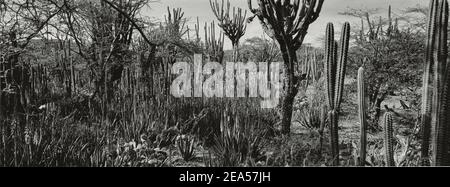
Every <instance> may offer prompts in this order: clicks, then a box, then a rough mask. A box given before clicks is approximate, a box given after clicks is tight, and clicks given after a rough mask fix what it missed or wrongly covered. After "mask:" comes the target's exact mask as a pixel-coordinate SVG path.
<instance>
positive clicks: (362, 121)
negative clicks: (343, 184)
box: [358, 67, 367, 166]
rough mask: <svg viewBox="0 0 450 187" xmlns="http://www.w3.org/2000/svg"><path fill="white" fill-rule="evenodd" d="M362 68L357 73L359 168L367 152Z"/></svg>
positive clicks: (364, 161)
mask: <svg viewBox="0 0 450 187" xmlns="http://www.w3.org/2000/svg"><path fill="white" fill-rule="evenodd" d="M364 73H365V72H364V68H363V67H361V68H359V71H358V103H359V121H360V124H361V136H360V138H361V139H360V144H359V146H360V147H359V148H360V149H359V151H360V154H359V161H358V162H359V166H365V163H366V155H367V154H366V150H367V119H366V117H367V100H366V86H365V83H364Z"/></svg>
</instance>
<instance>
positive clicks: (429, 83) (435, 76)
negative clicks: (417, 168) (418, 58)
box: [421, 0, 450, 166]
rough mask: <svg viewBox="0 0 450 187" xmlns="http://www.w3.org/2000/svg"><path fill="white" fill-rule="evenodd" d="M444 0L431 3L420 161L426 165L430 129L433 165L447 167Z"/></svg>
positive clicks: (449, 162)
mask: <svg viewBox="0 0 450 187" xmlns="http://www.w3.org/2000/svg"><path fill="white" fill-rule="evenodd" d="M447 27H448V2H447V0H431V1H430V14H429V22H428V39H427V53H426V60H425V70H424V71H425V73H424V78H423V95H422V114H421V117H422V121H421V123H422V129H423V142H422V143H423V144H422V162H423V164H424V165H426V164H428V163H427V161H428V160H429V159H428V153H429V139H430V134H431V131H432V130H431V129H433V132H434V133H433V135H434V136H433V137H432V148H433V149H432V150H433V155H432V158H433V159H432V160H433V165H434V166H447V165H450V155H449V153H448V150H449V147H448V142H449V140H450V139H449V135H450V132H449V130H450V128H449V125H448V124H449V122H450V117H449V116H448V113H449V112H450V111H449V110H450V108H449V107H450V105H449V102H450V94H449V91H450V90H449V89H450V88H449V84H450V78H449V76H450V67H449V66H448V65H447V64H448V62H447V57H448V48H447V45H448V44H447V31H448V28H447Z"/></svg>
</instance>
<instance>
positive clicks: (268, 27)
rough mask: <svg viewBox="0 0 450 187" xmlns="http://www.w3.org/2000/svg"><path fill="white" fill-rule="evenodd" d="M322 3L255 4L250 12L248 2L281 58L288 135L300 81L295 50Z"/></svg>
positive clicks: (269, 0)
mask: <svg viewBox="0 0 450 187" xmlns="http://www.w3.org/2000/svg"><path fill="white" fill-rule="evenodd" d="M323 3H324V0H289V1H287V0H258V7H257V8H253V6H252V0H248V6H249V9H250V11H251V12H252V13H253V14H254V16H253V17H250V18H249V21H251V20H253V19H254V18H255V17H257V18H258V19H259V21H260V22H261V25H262V27H263V30H264V32H265V33H266V34H267V35H268V36H270V37H271V38H272V39H274V40H275V41H277V42H278V44H279V47H280V50H281V54H282V56H283V61H284V66H283V71H284V73H283V76H282V81H283V84H284V86H283V88H284V89H283V90H282V92H281V98H280V99H281V111H280V117H281V126H282V127H281V132H282V134H283V135H289V134H290V132H291V123H292V110H293V103H294V100H295V96H296V95H297V93H298V90H299V88H298V85H299V83H301V82H302V81H303V80H302V77H301V76H296V75H295V64H297V63H298V60H297V53H296V52H297V50H298V49H300V47H301V46H302V44H303V41H304V39H305V37H306V34H307V31H308V28H309V26H310V25H311V24H312V23H313V22H315V21H316V20H317V18H318V17H319V14H320V12H321V10H322V5H323Z"/></svg>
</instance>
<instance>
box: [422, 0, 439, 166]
mask: <svg viewBox="0 0 450 187" xmlns="http://www.w3.org/2000/svg"><path fill="white" fill-rule="evenodd" d="M435 3H436V1H435V0H432V1H430V11H429V18H430V19H429V20H428V38H427V52H426V61H425V66H424V75H423V90H422V109H421V126H422V149H421V154H422V165H424V166H426V165H428V164H429V163H428V160H429V158H428V157H429V151H430V138H431V137H430V136H431V107H432V106H431V104H432V87H431V85H432V68H433V49H434V37H433V33H434V31H435V30H436V24H435V22H436V21H435V19H436V17H435V16H434V14H435V12H436V8H437V6H435Z"/></svg>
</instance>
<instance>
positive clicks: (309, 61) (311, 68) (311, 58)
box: [298, 47, 322, 87]
mask: <svg viewBox="0 0 450 187" xmlns="http://www.w3.org/2000/svg"><path fill="white" fill-rule="evenodd" d="M304 55H305V56H304V59H303V60H300V63H299V64H298V69H299V72H300V74H302V75H303V76H304V77H305V78H306V81H307V82H306V87H308V86H309V85H310V83H311V82H313V83H314V82H317V81H319V79H320V77H321V73H322V72H321V71H322V68H321V67H319V59H318V56H317V51H316V50H314V49H311V48H310V47H305V50H304Z"/></svg>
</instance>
